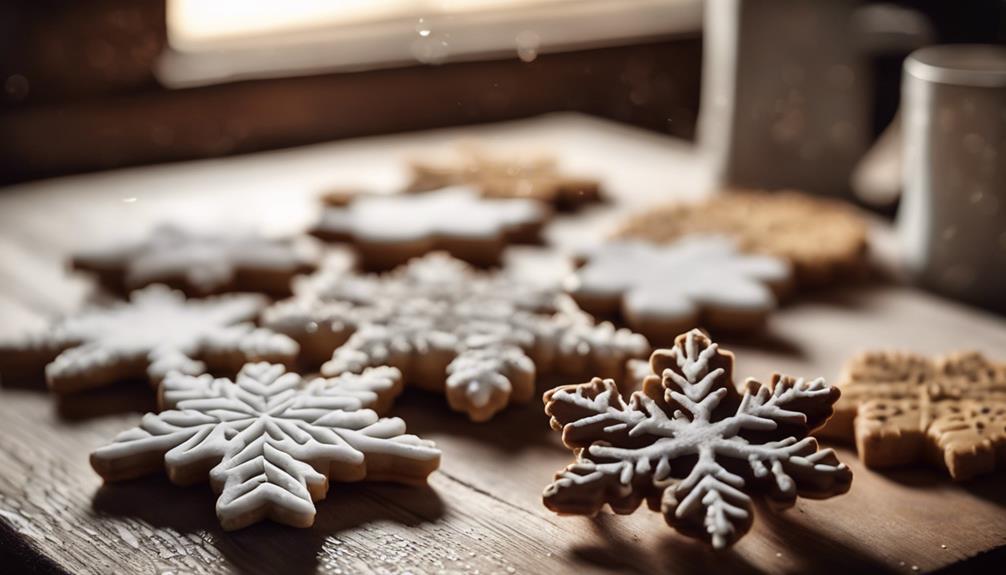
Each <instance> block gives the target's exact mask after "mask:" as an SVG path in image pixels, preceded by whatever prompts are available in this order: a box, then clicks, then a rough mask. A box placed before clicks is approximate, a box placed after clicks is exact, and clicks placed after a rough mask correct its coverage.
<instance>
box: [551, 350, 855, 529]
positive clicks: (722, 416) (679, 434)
mask: <svg viewBox="0 0 1006 575" xmlns="http://www.w3.org/2000/svg"><path fill="white" fill-rule="evenodd" d="M656 354H664V355H665V356H666V357H669V358H670V359H671V360H673V362H674V363H675V364H676V366H677V369H676V370H675V369H665V370H664V372H663V373H662V374H657V375H659V376H660V377H661V380H662V382H661V383H662V387H663V397H662V398H659V399H656V398H653V397H650V396H648V395H646V394H644V393H642V392H636V393H633V394H632V396H631V397H630V399H629V401H625V400H623V399H622V397H621V395H619V392H618V388H617V387H616V385H615V383H614V382H613V381H612V380H610V379H609V380H603V381H602V380H601V379H597V378H595V379H594V380H593V381H592V382H590V383H586V384H581V385H577V386H568V387H565V388H559V389H557V390H556V391H555V392H553V393H552V395H551V397H550V398H549V410H550V413H552V414H556V413H560V412H562V413H572V414H575V416H574V417H572V418H571V419H570V420H569V421H563V422H562V424H563V425H562V428H563V437H564V438H566V437H574V438H575V439H574V442H575V445H573V447H581V446H582V447H585V448H586V449H583V450H582V451H579V452H578V457H577V461H576V462H575V463H573V464H572V465H570V466H569V467H567V468H566V469H565V470H564V471H562V472H560V473H559V474H558V475H557V477H556V480H555V481H554V482H553V483H552V484H550V485H549V486H548V487H547V488H546V489H545V498H546V502H548V501H549V500H550V499H553V500H556V501H559V500H561V499H562V498H563V496H564V495H565V493H564V492H569V493H571V494H576V495H574V497H585V496H587V495H586V494H587V493H588V492H590V491H591V490H596V491H598V492H601V493H599V494H598V495H599V501H600V503H601V504H603V503H604V502H605V501H617V500H619V499H630V498H632V497H633V493H634V490H637V489H644V490H645V489H647V488H646V487H643V485H645V484H647V483H648V484H650V485H652V487H654V488H656V489H657V490H658V492H660V491H662V492H663V502H662V510H663V512H664V513H669V514H671V517H669V518H668V521H670V522H672V524H674V525H676V526H677V525H688V526H690V527H691V528H692V529H693V530H694V531H704V532H705V533H707V534H708V539H709V541H710V542H711V543H712V545H713V546H714V547H716V548H723V547H726V546H728V545H731V544H732V543H733V542H734V541H736V539H738V538H739V537H740V536H741V535H743V532H744V531H745V530H746V529H747V525H749V524H750V518H751V513H752V511H753V508H752V499H751V497H750V496H749V495H748V494H747V493H745V492H744V491H743V490H744V489H745V487H753V486H749V485H748V483H749V482H750V483H757V484H759V485H762V486H764V485H768V489H769V490H770V491H771V492H772V493H773V498H774V499H777V500H781V501H786V500H793V499H795V498H796V495H797V491H798V489H800V488H802V487H810V488H811V490H813V491H816V492H818V493H824V494H835V493H837V492H841V491H842V490H843V488H847V486H848V481H850V480H851V472H850V471H849V469H848V468H847V467H846V466H845V464H843V463H839V462H838V461H837V459H835V455H834V452H833V451H832V450H831V449H824V450H820V451H818V448H817V443H816V441H815V440H814V439H813V438H811V437H806V433H807V432H808V431H809V430H807V429H806V425H805V424H806V422H807V416H806V414H807V413H808V412H817V411H819V410H821V409H825V410H826V409H830V406H831V404H832V403H833V402H834V400H835V397H834V395H833V390H832V388H831V387H830V386H828V385H827V384H825V382H824V380H823V379H820V378H818V379H815V380H813V381H811V382H805V381H804V380H803V379H796V380H789V379H786V380H782V381H780V382H779V383H777V384H776V385H775V387H774V389H773V388H770V387H767V386H763V385H761V384H759V383H756V382H753V380H749V381H748V386H749V387H748V390H747V391H745V393H744V394H743V397H740V398H739V399H738V397H737V393H736V391H735V388H734V383H733V382H732V381H729V379H728V377H729V376H728V371H727V370H725V369H724V368H723V367H716V368H715V369H714V368H713V366H712V364H711V361H712V360H713V359H714V358H717V357H719V359H720V363H719V365H722V359H723V356H722V354H720V352H719V348H718V346H717V345H716V344H715V343H712V342H709V340H708V339H707V338H705V336H704V335H703V334H702V333H701V332H699V331H692V332H689V333H688V334H687V336H686V337H685V338H684V341H681V340H680V339H679V341H678V342H677V343H676V345H675V347H673V348H672V349H670V350H659V351H657V352H655V354H654V355H656ZM728 369H729V368H728ZM553 404H564V407H563V408H562V409H561V410H559V409H557V408H556V407H555V406H554V405H553ZM724 407H725V408H727V409H728V411H727V412H726V413H724V412H723V411H724V409H723V408H724ZM780 424H787V425H788V427H787V429H794V427H792V426H793V425H795V426H796V428H799V427H800V426H803V429H802V433H801V435H800V436H799V437H796V436H787V435H785V434H783V433H782V432H781V431H775V430H776V429H777V428H778V427H779V425H780ZM750 433H756V435H748V434H750ZM759 434H760V435H759ZM724 461H729V463H730V464H729V465H724V464H723V462H724ZM691 462H694V463H691ZM682 466H690V468H689V467H684V468H683V469H681V467H682ZM685 471H687V473H684V472H685ZM612 484H613V485H614V486H615V492H613V493H612V492H609V491H607V490H608V489H609V488H610V486H611V485H612ZM640 498H641V496H640ZM557 505H561V503H559V504H557ZM636 505H638V499H637V503H636ZM559 509H560V510H561V507H560V508H559ZM694 531H692V532H694Z"/></svg>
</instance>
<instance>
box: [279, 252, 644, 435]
mask: <svg viewBox="0 0 1006 575" xmlns="http://www.w3.org/2000/svg"><path fill="white" fill-rule="evenodd" d="M312 279H313V282H310V283H305V284H302V286H303V289H302V290H301V293H300V294H299V295H298V297H297V298H294V299H293V300H290V301H288V302H281V303H280V304H277V305H276V306H274V307H273V308H271V309H270V310H267V312H266V313H265V314H264V315H263V317H264V321H265V324H266V325H268V326H270V327H273V328H274V329H277V330H280V331H288V332H290V333H293V331H295V330H294V328H297V327H298V326H299V327H300V328H303V326H306V325H315V326H317V325H320V324H326V325H331V326H335V329H336V330H338V329H341V328H342V327H348V328H349V329H351V330H352V331H353V333H352V335H351V336H350V337H349V339H348V341H346V343H345V344H344V345H342V346H341V347H339V348H338V349H336V350H335V352H334V353H333V355H332V359H331V360H330V361H329V362H327V363H326V364H325V365H324V366H323V367H322V372H323V373H325V374H330V375H334V374H338V373H342V372H345V371H358V370H360V369H362V368H364V367H367V366H373V365H382V364H385V363H387V364H390V365H394V366H397V367H401V368H402V369H403V371H405V377H406V380H407V381H408V380H409V378H410V375H411V372H412V371H413V370H412V369H410V367H413V366H414V364H417V363H421V362H423V361H424V357H427V356H430V355H431V354H432V355H437V354H439V355H446V356H447V357H448V359H449V361H450V363H449V365H448V367H447V370H446V373H445V374H444V378H445V380H444V384H443V385H444V386H445V387H446V392H447V394H448V397H452V396H453V395H455V392H459V393H460V395H463V396H465V397H467V402H466V403H467V405H466V406H464V407H461V409H464V410H465V411H468V413H469V416H471V417H472V418H473V419H479V420H482V419H487V418H488V417H491V416H492V414H493V413H495V411H497V410H499V409H502V407H503V406H490V405H488V404H489V402H490V399H491V398H495V397H505V398H507V401H509V398H510V397H511V396H515V397H521V398H524V399H529V398H530V396H531V395H532V394H533V381H534V376H535V373H536V367H537V370H540V371H545V372H562V371H563V370H564V368H567V367H568V366H570V365H583V364H584V363H586V365H588V366H595V365H597V364H601V363H606V364H608V365H619V366H620V365H624V363H625V361H626V360H627V359H629V358H632V357H641V356H643V355H644V354H646V353H647V351H648V349H649V345H648V343H647V342H646V339H645V338H643V337H642V336H641V335H638V334H635V333H632V332H630V331H628V330H625V329H615V328H614V327H613V326H612V325H611V324H610V323H607V322H605V323H601V324H596V323H595V322H594V321H593V320H592V319H591V318H590V317H589V316H587V315H586V314H584V313H583V312H581V311H580V310H579V309H578V308H576V305H575V304H574V303H572V302H571V301H570V300H569V299H568V298H567V297H566V296H564V295H563V294H562V293H561V292H560V291H559V290H558V289H557V288H555V287H537V286H533V285H532V284H529V283H526V282H522V281H521V280H519V279H516V278H514V277H511V276H508V275H506V274H505V273H502V272H477V271H475V270H474V269H473V268H471V267H470V266H468V265H467V264H465V263H463V262H461V261H460V260H457V259H454V258H452V257H450V256H447V255H446V254H443V253H434V254H430V255H428V256H425V257H422V258H417V259H414V260H412V261H411V262H409V263H408V264H407V265H405V266H402V267H400V268H398V269H397V270H395V271H393V272H391V273H388V274H384V275H382V276H376V275H361V274H352V273H351V274H341V275H327V274H319V275H317V276H315V277H314V278H312ZM300 331H303V330H302V329H301V330H300ZM532 356H534V358H535V359H536V360H537V361H539V362H543V363H545V364H544V365H538V366H536V365H535V362H534V361H532V359H531V357H532ZM577 371H579V370H577ZM426 383H427V384H428V383H429V382H426ZM515 386H516V387H515ZM505 403H506V402H504V405H505Z"/></svg>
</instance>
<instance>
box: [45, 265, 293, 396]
mask: <svg viewBox="0 0 1006 575" xmlns="http://www.w3.org/2000/svg"><path fill="white" fill-rule="evenodd" d="M267 305H268V300H267V299H266V298H264V297H262V296H258V295H253V294H229V295H223V296H217V297H211V298H206V299H186V298H185V296H184V295H183V294H182V293H181V292H178V291H173V290H170V289H168V288H166V287H164V286H162V285H158V284H155V285H152V286H149V287H147V288H144V289H142V290H137V291H135V292H133V293H132V294H131V295H130V301H129V302H128V303H117V304H113V305H111V306H108V307H101V308H92V309H89V310H85V311H83V312H81V313H79V314H77V315H74V316H70V317H67V318H65V319H63V320H61V321H58V322H56V323H55V324H54V325H53V326H52V327H51V329H50V330H49V331H48V332H47V333H46V334H45V335H44V336H43V337H44V339H47V340H48V341H50V342H52V345H54V346H57V347H64V348H66V349H65V350H64V351H63V352H62V353H60V354H59V355H58V356H57V357H56V358H55V359H54V360H53V361H52V362H51V363H50V364H49V365H48V366H46V376H47V378H48V379H49V381H50V382H51V383H56V382H58V381H59V380H60V379H64V378H67V377H71V376H74V375H77V374H81V373H86V372H88V371H90V370H94V369H96V368H100V367H113V368H114V367H115V366H117V365H122V366H128V365H134V364H135V363H136V362H141V363H143V364H145V365H146V366H147V369H146V371H147V375H148V376H149V377H150V379H151V380H152V381H155V382H156V381H160V380H161V379H162V378H163V377H164V376H165V375H167V374H168V373H170V372H172V371H179V372H181V373H189V374H197V373H202V372H203V371H205V365H203V364H202V362H200V361H198V360H197V359H198V357H199V355H200V353H203V352H206V351H217V352H236V353H240V354H242V355H243V356H244V357H245V358H256V357H269V356H280V357H285V358H293V357H294V356H296V354H297V352H298V350H299V346H298V345H297V342H295V341H293V340H292V339H290V338H289V337H287V336H285V335H281V334H278V333H275V332H272V331H270V330H267V329H264V328H256V327H255V326H254V325H252V324H250V323H247V322H249V321H250V320H253V319H255V318H256V317H257V316H258V314H259V312H260V311H261V310H262V309H264V308H265V307H266V306H267ZM105 383H112V382H111V381H107V382H105ZM54 387H57V388H58V384H56V385H54Z"/></svg>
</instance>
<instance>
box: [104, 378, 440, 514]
mask: <svg viewBox="0 0 1006 575" xmlns="http://www.w3.org/2000/svg"><path fill="white" fill-rule="evenodd" d="M400 390H401V375H400V373H399V372H398V370H396V369H393V368H388V367H378V368H372V369H368V370H365V371H364V372H363V373H361V374H359V375H352V374H345V375H340V376H339V377H336V378H332V379H321V378H318V379H314V380H313V381H310V382H307V383H306V384H304V383H302V381H301V377H300V376H299V375H296V374H293V373H286V372H285V368H284V366H282V365H273V364H269V363H253V364H248V365H245V366H244V367H243V368H242V369H241V371H240V372H239V373H238V376H237V378H236V380H235V381H234V382H231V381H229V380H226V379H213V378H212V377H211V376H209V375H201V376H198V377H193V376H189V375H183V374H181V373H177V372H175V373H171V374H169V375H168V377H167V378H166V379H165V380H164V383H163V384H162V386H161V392H160V400H161V408H162V409H163V410H165V411H161V412H160V413H156V414H155V413H148V414H146V415H145V416H143V420H142V421H141V422H140V425H139V426H137V427H135V428H133V429H131V430H129V431H126V432H124V433H122V434H120V435H119V436H118V437H116V438H115V439H114V440H113V441H112V443H110V444H108V445H106V446H104V447H101V448H99V449H98V450H97V451H95V452H94V453H92V454H91V466H92V467H93V468H94V470H95V471H96V472H98V474H99V475H101V476H102V477H103V478H104V479H105V480H106V481H119V480H123V479H132V478H135V477H140V476H143V475H147V474H150V473H154V472H156V471H159V470H161V469H166V470H167V473H168V477H169V478H170V479H171V481H172V482H174V483H176V484H178V485H192V484H195V483H199V482H203V481H206V479H207V476H208V478H209V481H210V484H211V485H212V487H213V490H214V491H215V492H217V493H218V494H219V497H218V499H217V517H218V518H219V519H220V523H221V525H222V526H223V528H224V529H227V530H232V529H240V528H242V527H246V526H248V525H251V524H252V523H256V522H258V521H261V520H263V519H266V518H268V519H271V520H273V521H277V522H279V523H285V524H287V525H292V526H294V527H310V526H311V525H312V524H313V523H314V516H315V507H314V502H315V501H319V500H321V499H324V498H325V496H326V494H327V492H328V482H329V480H335V481H341V482H349V481H360V480H364V479H368V480H376V481H396V482H401V483H424V482H425V481H426V477H427V476H428V475H429V474H430V473H432V472H433V470H435V469H436V468H437V467H438V466H439V464H440V451H439V450H438V449H437V448H436V446H435V445H434V444H433V443H432V442H430V441H424V440H422V439H419V438H418V437H416V436H414V435H406V434H405V422H403V421H402V420H401V419H398V418H390V419H389V418H379V417H378V415H377V413H376V412H375V411H374V410H373V409H369V408H371V407H375V406H378V405H382V404H383V405H387V403H388V402H389V401H390V400H391V398H393V397H394V396H395V395H397V393H398V392H399V391H400Z"/></svg>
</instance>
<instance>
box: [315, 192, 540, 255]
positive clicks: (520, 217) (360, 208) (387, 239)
mask: <svg viewBox="0 0 1006 575" xmlns="http://www.w3.org/2000/svg"><path fill="white" fill-rule="evenodd" d="M548 216H549V213H548V210H547V209H546V208H545V207H544V206H543V205H542V204H540V203H539V202H535V201H533V200H528V199H485V198H482V197H481V196H480V195H479V194H478V192H477V191H475V190H473V189H471V188H465V187H452V188H444V189H442V190H437V191H432V192H426V193H422V194H393V195H370V196H367V195H364V196H358V197H355V198H352V199H350V200H348V201H347V202H346V203H345V205H344V206H342V207H329V208H326V209H325V210H324V211H323V212H322V216H321V220H320V221H319V223H318V224H317V225H316V226H315V228H314V230H312V232H311V233H312V234H314V235H315V236H317V237H319V238H321V239H323V240H326V241H337V242H349V243H352V244H353V246H354V247H355V248H356V251H357V253H358V255H359V259H360V264H361V266H362V267H364V268H366V269H369V270H377V271H384V270H389V269H391V268H393V267H395V266H397V265H399V264H403V263H405V262H406V261H408V260H409V259H411V258H413V257H417V256H421V255H423V254H426V253H428V252H431V251H434V250H444V251H446V252H448V253H450V254H451V255H453V256H455V257H458V258H461V259H463V260H465V261H467V262H469V263H472V264H475V265H479V266H492V265H497V264H498V263H499V261H500V256H501V254H502V253H503V248H504V247H505V246H506V244H507V243H509V242H536V241H538V239H539V235H540V232H541V228H542V226H543V225H544V224H545V222H546V220H547V219H548Z"/></svg>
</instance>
